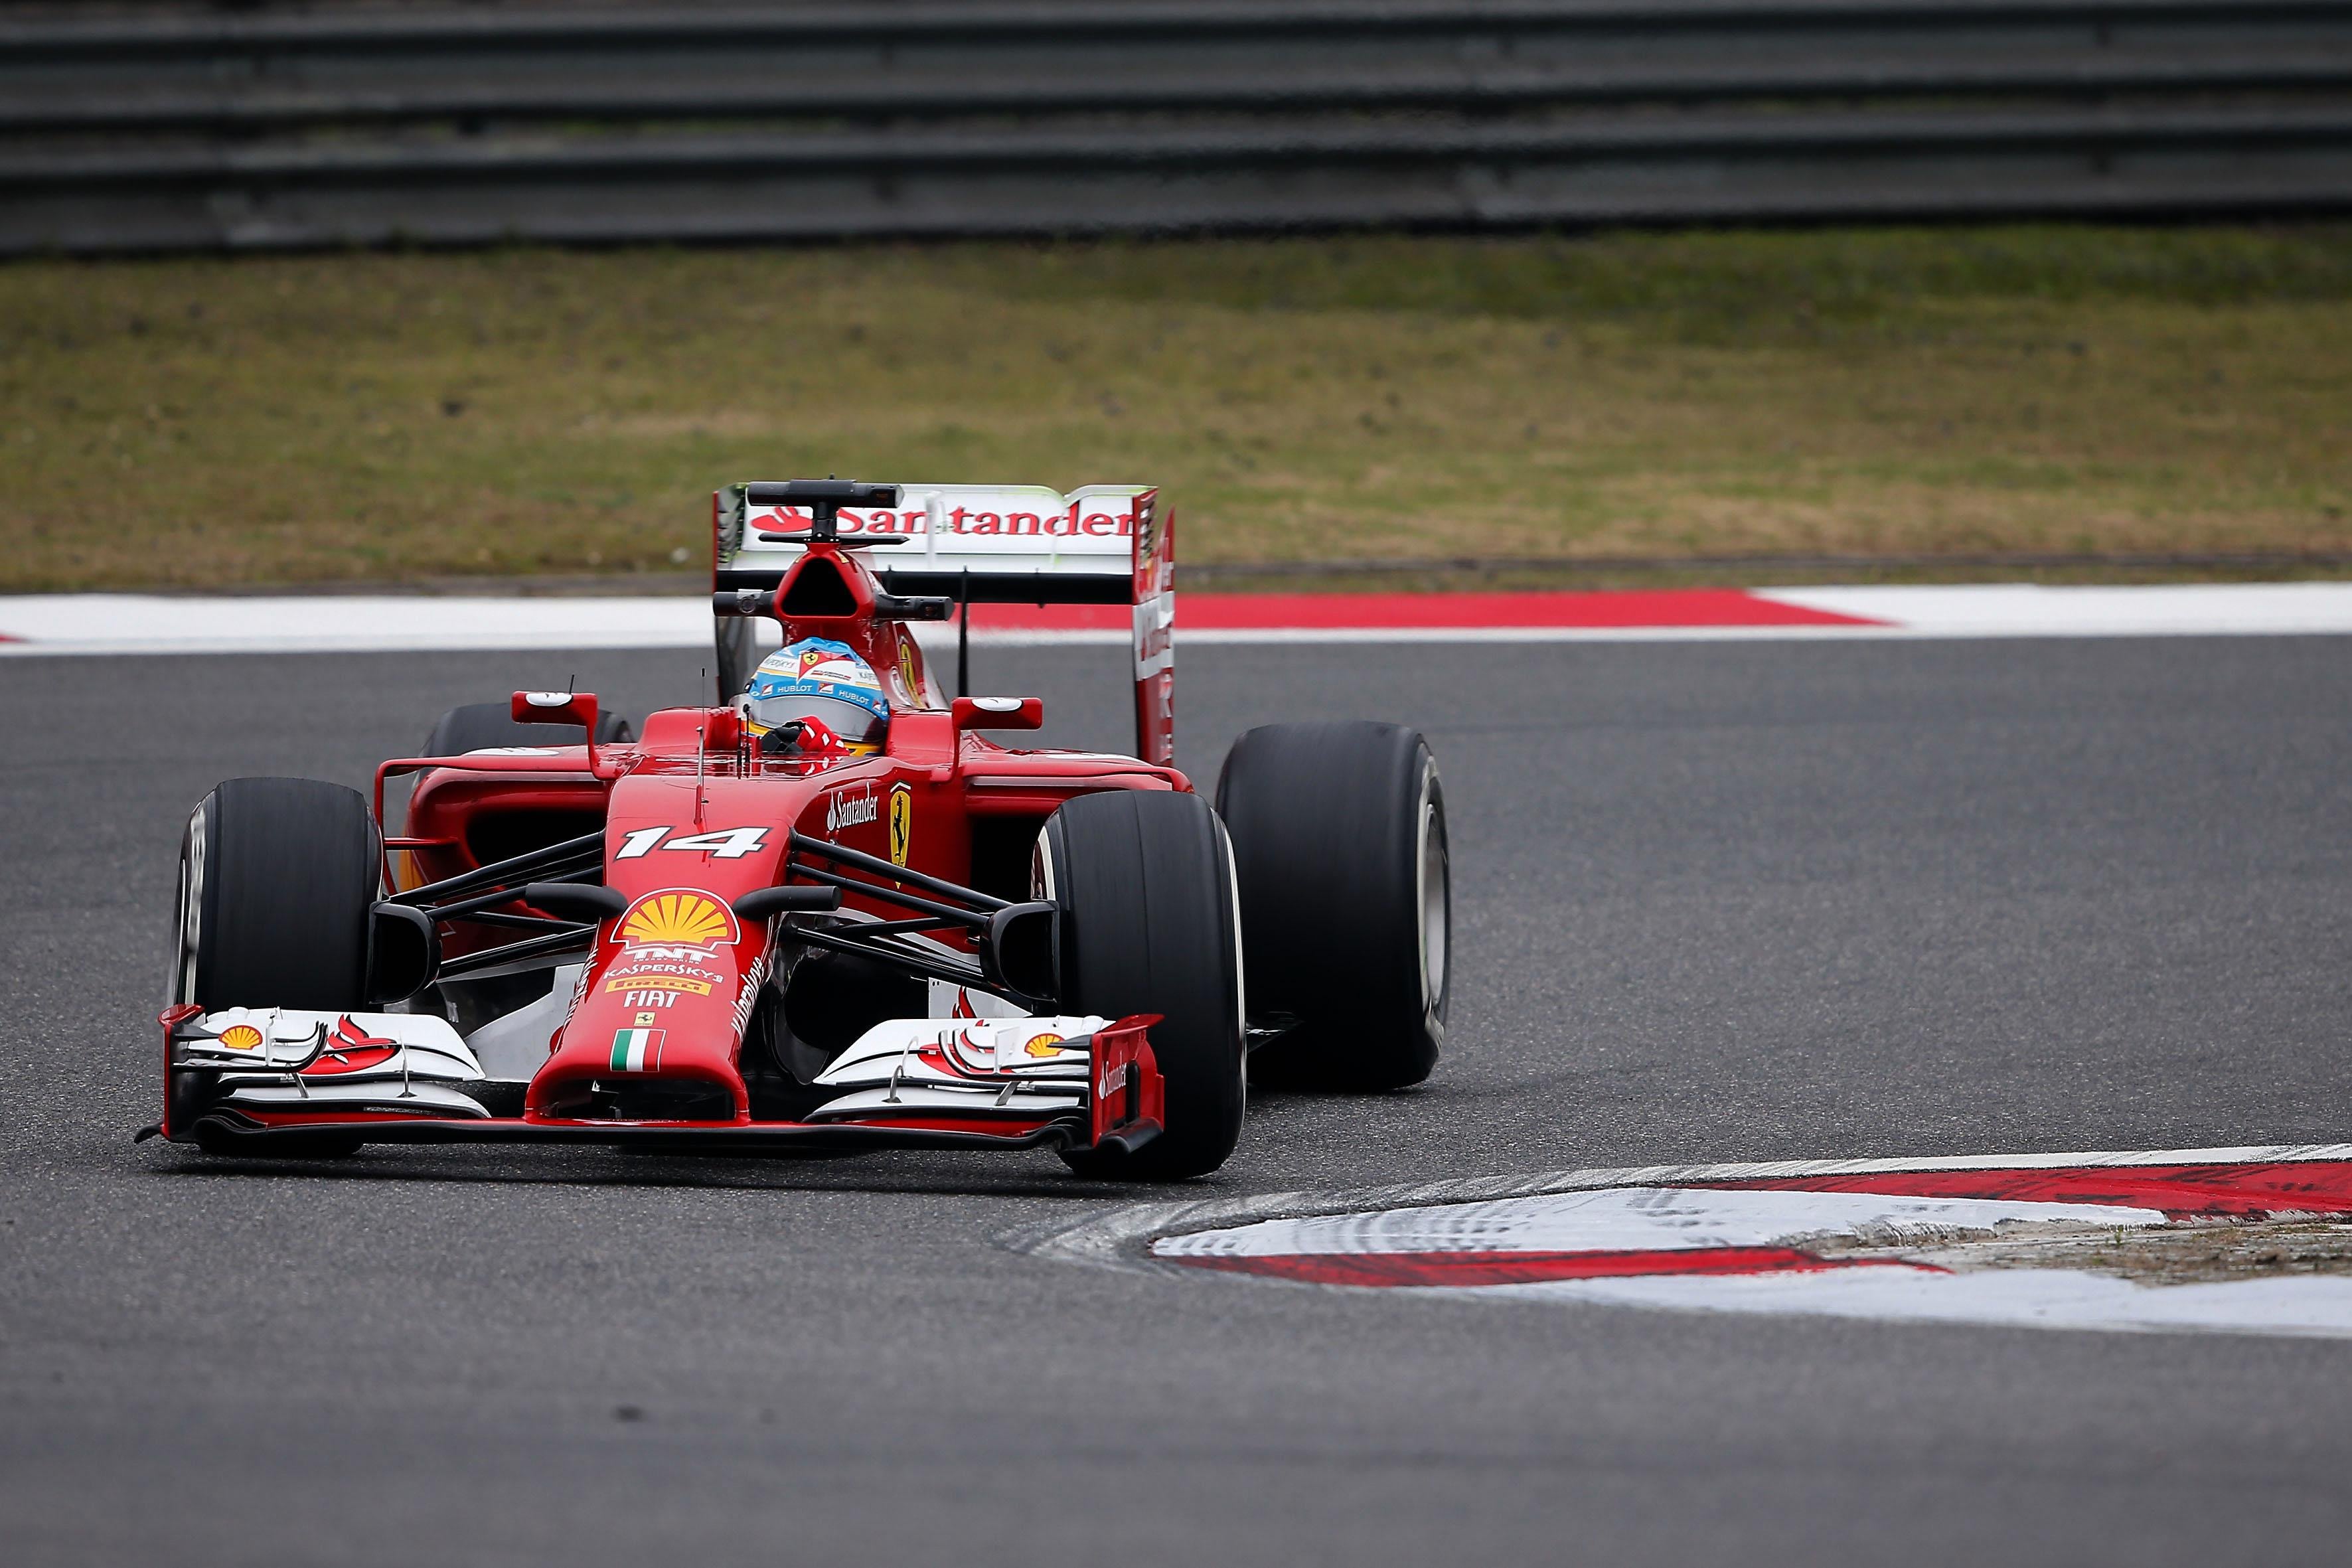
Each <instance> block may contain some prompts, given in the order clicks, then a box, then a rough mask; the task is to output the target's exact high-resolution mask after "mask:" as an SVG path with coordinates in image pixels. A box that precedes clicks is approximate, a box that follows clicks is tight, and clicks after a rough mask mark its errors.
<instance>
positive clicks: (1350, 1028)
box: [1217, 720, 1453, 1090]
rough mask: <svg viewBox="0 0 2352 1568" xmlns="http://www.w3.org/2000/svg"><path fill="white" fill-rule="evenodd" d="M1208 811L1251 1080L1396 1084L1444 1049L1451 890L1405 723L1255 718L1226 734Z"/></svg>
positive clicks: (1436, 799) (1419, 754)
mask: <svg viewBox="0 0 2352 1568" xmlns="http://www.w3.org/2000/svg"><path fill="white" fill-rule="evenodd" d="M1217 814H1218V815H1219V816H1222V817H1223V819H1224V823H1225V830H1226V831H1227V832H1228V833H1230V834H1231V835H1232V836H1233V843H1234V870H1235V875H1236V876H1238V877H1239V878H1240V879H1241V907H1242V916H1241V923H1242V931H1243V933H1244V948H1243V952H1244V969H1245V972H1246V973H1247V974H1248V975H1249V1016H1250V1019H1251V1022H1252V1024H1253V1025H1254V1026H1276V1025H1279V1024H1282V1023H1286V1022H1294V1021H1295V1025H1296V1026H1295V1027H1293V1028H1292V1029H1291V1030H1290V1032H1289V1033H1287V1034H1286V1035H1284V1036H1283V1037H1281V1038H1280V1039H1278V1040H1277V1041H1276V1042H1275V1043H1274V1044H1273V1045H1271V1046H1268V1047H1266V1048H1265V1049H1264V1050H1262V1051H1260V1052H1259V1053H1257V1055H1256V1057H1255V1058H1252V1062H1251V1071H1252V1074H1253V1076H1254V1077H1255V1078H1256V1079H1257V1080H1258V1081H1259V1082H1261V1083H1264V1084H1269V1085H1271V1084H1282V1085H1285V1086H1297V1087H1316V1088H1325V1089H1357V1090H1366V1089H1402V1088H1404V1087H1406V1086H1407V1085H1410V1084H1416V1083H1419V1082H1421V1081H1422V1080H1423V1079H1425V1078H1427V1077H1428V1076H1429V1074H1430V1071H1431V1069H1432V1068H1434V1067H1436V1065H1437V1056H1438V1052H1439V1050H1440V1049H1441V1048H1442V1047H1444V1043H1445V1008H1446V1000H1447V992H1448V978H1449V973H1448V972H1449V964H1448V962H1447V961H1448V950H1449V948H1450V946H1451V942H1452V935H1453V890H1452V880H1451V877H1450V874H1449V862H1448V857H1447V850H1446V840H1445V793H1444V788H1443V787H1442V786H1441V785H1440V784H1439V783H1438V778H1437V763H1436V762H1435V760H1434V759H1433V757H1432V756H1431V755H1430V752H1429V745H1428V742H1425V741H1423V739H1422V737H1421V733H1420V731H1415V730H1411V729H1407V728H1405V727H1404V726H1402V725H1399V724H1379V723H1373V722H1370V721H1361V720H1349V721H1336V722H1325V723H1311V724H1268V725H1265V726H1264V727H1263V728H1260V729H1256V730H1252V731H1248V732H1246V733H1245V734H1244V735H1243V736H1242V737H1241V738H1240V739H1239V740H1237V741H1235V742H1234V748H1233V750H1232V752H1229V753H1227V755H1226V757H1225V765H1224V770H1223V772H1222V773H1220V774H1219V775H1218V777H1217Z"/></svg>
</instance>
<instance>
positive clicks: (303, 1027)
mask: <svg viewBox="0 0 2352 1568" xmlns="http://www.w3.org/2000/svg"><path fill="white" fill-rule="evenodd" d="M171 1061H172V1066H173V1067H175V1068H210V1069H212V1070H214V1071H216V1072H218V1073H220V1075H221V1079H220V1084H221V1088H222V1089H223V1091H224V1094H223V1098H222V1099H221V1100H219V1101H218V1102H217V1103H218V1104H220V1105H222V1106H226V1107H227V1108H229V1109H231V1110H322V1109H326V1108H328V1107H334V1108H337V1109H342V1110H398V1111H405V1112H409V1113H411V1114H415V1115H420V1116H439V1117H452V1116H454V1117H479V1116H488V1114H489V1112H488V1110H486V1109H485V1108H484V1106H483V1105H482V1103H481V1101H479V1100H476V1099H474V1098H473V1097H472V1096H470V1095H468V1094H467V1093H465V1092H464V1091H463V1090H461V1089H455V1088H451V1087H447V1086H450V1085H454V1084H461V1083H478V1082H481V1081H482V1080H483V1079H485V1077H486V1076H487V1075H486V1074H484V1072H483V1071H482V1064H481V1062H480V1060H479V1058H477V1057H476V1056H475V1055H474V1052H473V1048H472V1047H469V1046H467V1044H466V1042H465V1041H464V1040H463V1039H461V1038H460V1037H458V1034H457V1030H456V1029H454V1028H452V1027H451V1026H449V1023H448V1021H447V1020H446V1019H444V1018H439V1017H436V1016H433V1015H431V1014H429V1013H319V1012H310V1011H306V1010H303V1009H300V1008H295V1007H227V1008H224V1009H222V1010H221V1011H219V1012H216V1013H204V1014H199V1015H197V1016H194V1017H192V1018H189V1019H187V1020H185V1021H184V1022H183V1023H181V1024H179V1025H178V1026H175V1027H174V1028H173V1030H172V1041H171Z"/></svg>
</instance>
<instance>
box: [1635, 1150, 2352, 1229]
mask: <svg viewBox="0 0 2352 1568" xmlns="http://www.w3.org/2000/svg"><path fill="white" fill-rule="evenodd" d="M1677 1185H1684V1186H1694V1187H1697V1186H1706V1187H1715V1186H1722V1187H1737V1188H1740V1189H1743V1190H1746V1191H1748V1192H1800V1193H1875V1194H1880V1195H1881V1196H1905V1197H1922V1198H2006V1199H2009V1200H2011V1201H2012V1202H2018V1203H2042V1204H2120V1205H2126V1206H2127V1207H2131V1208H2146V1209H2161V1210H2163V1211H2164V1212H2165V1213H2166V1214H2167V1215H2173V1216H2176V1217H2187V1216H2190V1215H2216V1216H2218V1215H2243V1216H2251V1215H2269V1214H2325V1215H2346V1214H2352V1161H2343V1160H2311V1161H2282V1162H2279V1163H2270V1164H2251V1165H2127V1166H2126V1165H2086V1166H2076V1167H2066V1168H2058V1169H2053V1170H2041V1171H1918V1172H1912V1173H1904V1172H1900V1171H1897V1172H1894V1173H1885V1172H1880V1173H1872V1174H1869V1175H1857V1176H1789V1177H1781V1178H1766V1179H1763V1180H1759V1181H1731V1182H1706V1183H1699V1182H1690V1183H1677Z"/></svg>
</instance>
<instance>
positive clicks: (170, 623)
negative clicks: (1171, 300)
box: [0, 583, 2352, 657]
mask: <svg viewBox="0 0 2352 1568" xmlns="http://www.w3.org/2000/svg"><path fill="white" fill-rule="evenodd" d="M1754 595H1755V597H1757V598H1759V599H1764V600H1774V601H1778V602H1780V603H1782V604H1786V605H1797V606H1801V607H1803V608H1807V609H1814V610H1821V611H1824V612H1827V613H1831V614H1835V615H1843V616H1860V617H1864V618H1865V619H1867V620H1869V621H1871V622H1873V623H1876V624H1871V625H1860V626H1671V625H1661V626H1508V625H1500V626H1465V627H1427V626H1377V625H1367V626H1340V627H1312V628H1308V627H1293V626H1265V627H1250V628H1221V629H1217V630H1194V631H1185V630H1183V629H1182V626H1183V623H1182V614H1181V603H1180V606H1179V614H1178V635H1179V637H1180V638H1181V640H1182V641H1183V642H1185V643H1188V644H1199V645H1202V646H1209V645H1214V644H1236V643H1269V644H1282V643H1416V644H1418V643H1533V642H1595V643H1635V642H1758V641H1770V642H1784V641H1802V642H1853V641H1876V640H1883V639H1889V638H1894V639H1921V638H1978V637H2272V636H2313V635H2323V636H2343V635H2352V583H2222V584H2191V585H2187V586H2159V587H2040V586H2035V585H2032V584H1971V585H1967V586H1960V587H1843V588H1841V587H1827V588H1769V589H1757V590H1754ZM923 631H924V634H925V641H926V642H927V643H931V642H934V641H940V640H948V639H950V634H949V633H947V632H946V631H945V630H944V629H943V628H939V627H930V626H927V627H925V628H923ZM710 635H711V626H710V615H709V607H708V605H706V604H705V603H704V602H703V601H702V600H701V599H699V598H698V597H695V596H691V595H685V596H675V597H643V596H634V597H606V598H553V597H541V598H535V597H528V596H520V595H515V596H499V597H490V596H478V597H466V598H457V597H435V596H429V595H414V596H404V595H334V596H321V597H308V598H306V597H296V596H282V597H281V596H269V595H256V596H249V597H226V596H223V597H177V596H172V595H137V594H50V595H22V596H18V597H14V598H10V597H0V639H15V640H0V657H5V656H10V655H14V656H17V657H27V656H36V657H37V656H42V655H55V654H188V653H366V652H401V651H406V650H424V649H468V648H481V649H521V648H589V647H604V648H702V647H709V643H710ZM972 640H973V641H974V642H975V643H979V644H982V645H987V646H997V647H1007V646H1023V645H1031V646H1055V645H1064V644H1066V645H1072V646H1086V647H1123V646H1125V644H1126V642H1127V640H1128V638H1127V635H1126V634H1125V633H1124V632H1118V631H1047V630H1017V629H996V630H984V631H976V632H974V633H973V636H972Z"/></svg>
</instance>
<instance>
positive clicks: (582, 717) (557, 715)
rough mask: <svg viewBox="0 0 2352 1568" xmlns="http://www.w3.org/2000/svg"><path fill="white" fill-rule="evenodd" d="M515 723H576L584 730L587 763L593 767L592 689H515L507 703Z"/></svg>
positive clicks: (594, 744)
mask: <svg viewBox="0 0 2352 1568" xmlns="http://www.w3.org/2000/svg"><path fill="white" fill-rule="evenodd" d="M507 711H508V713H509V714H510V715H512V716H513V719H514V721H515V722H516V723H518V724H577V725H579V726H580V727H581V728H582V729H583V730H585V731H588V766H589V767H590V768H591V769H592V770H593V768H594V767H595V766H596V694H595V693H594V692H593V691H518V692H516V693H515V694H514V698H513V700H511V701H509V703H508V704H507Z"/></svg>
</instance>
